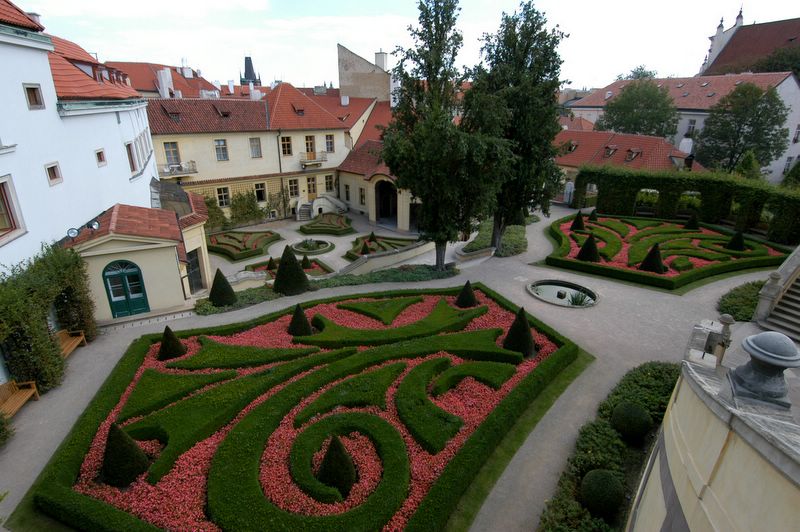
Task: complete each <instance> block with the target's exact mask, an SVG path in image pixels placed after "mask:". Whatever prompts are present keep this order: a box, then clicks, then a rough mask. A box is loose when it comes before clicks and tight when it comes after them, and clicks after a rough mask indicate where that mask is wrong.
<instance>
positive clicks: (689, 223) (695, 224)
mask: <svg viewBox="0 0 800 532" xmlns="http://www.w3.org/2000/svg"><path fill="white" fill-rule="evenodd" d="M683 228H684V229H700V222H699V220H698V219H697V213H696V212H693V213H692V215H691V216H690V217H689V219H688V220H686V223H685V224H684V226H683Z"/></svg>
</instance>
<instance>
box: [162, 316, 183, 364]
mask: <svg viewBox="0 0 800 532" xmlns="http://www.w3.org/2000/svg"><path fill="white" fill-rule="evenodd" d="M185 354H186V346H185V345H183V344H182V343H181V341H180V340H178V337H177V336H175V333H174V332H172V329H170V328H169V325H167V326H166V327H164V334H162V335H161V347H159V348H158V360H169V359H171V358H178V357H180V356H183V355H185Z"/></svg>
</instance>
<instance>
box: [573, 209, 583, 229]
mask: <svg viewBox="0 0 800 532" xmlns="http://www.w3.org/2000/svg"><path fill="white" fill-rule="evenodd" d="M585 229H586V226H585V225H584V223H583V214H582V213H581V211H578V213H577V214H576V215H575V219H574V220H572V225H570V226H569V230H570V231H583V230H585Z"/></svg>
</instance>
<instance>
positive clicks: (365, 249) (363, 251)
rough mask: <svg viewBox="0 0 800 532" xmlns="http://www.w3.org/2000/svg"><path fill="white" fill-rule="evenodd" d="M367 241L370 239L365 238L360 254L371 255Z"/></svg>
mask: <svg viewBox="0 0 800 532" xmlns="http://www.w3.org/2000/svg"><path fill="white" fill-rule="evenodd" d="M367 242H368V240H364V242H362V243H361V251H359V254H360V255H362V256H363V255H369V253H370V251H369V244H368V243H367Z"/></svg>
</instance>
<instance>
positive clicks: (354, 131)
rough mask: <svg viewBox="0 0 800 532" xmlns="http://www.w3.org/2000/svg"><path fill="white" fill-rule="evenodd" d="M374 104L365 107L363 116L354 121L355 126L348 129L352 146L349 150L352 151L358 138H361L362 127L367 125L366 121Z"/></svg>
mask: <svg viewBox="0 0 800 532" xmlns="http://www.w3.org/2000/svg"><path fill="white" fill-rule="evenodd" d="M375 103H376V102H372V103H371V104H369V107H367V110H366V111H364V114H362V115H361V117H360V118H359V119H358V120H357V121H356V123H355V124H353V126H352V127H351V128H350V138H351V139H352V143H353V144H352V145H351V146H350V148H351V149H352V147H353V146H355V145H356V144H357V143H358V138H359V137H360V136H361V133H362V132H363V131H364V126H366V125H367V120H368V119H369V115H370V114H372V110H373V109H374V108H375Z"/></svg>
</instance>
